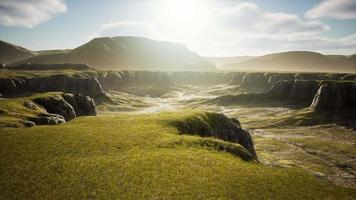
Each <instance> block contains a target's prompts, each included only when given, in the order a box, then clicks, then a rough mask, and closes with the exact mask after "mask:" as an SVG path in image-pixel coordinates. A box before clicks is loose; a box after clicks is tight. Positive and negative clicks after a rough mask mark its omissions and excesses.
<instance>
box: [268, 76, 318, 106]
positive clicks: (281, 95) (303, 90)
mask: <svg viewBox="0 0 356 200" xmlns="http://www.w3.org/2000/svg"><path fill="white" fill-rule="evenodd" d="M317 89H318V82H316V81H280V82H278V83H277V84H276V85H274V86H273V87H272V89H271V90H270V91H268V92H267V93H266V98H268V99H272V100H276V101H288V102H291V103H296V104H300V103H306V104H308V105H309V104H310V102H311V101H312V100H313V98H314V95H315V93H316V91H317Z"/></svg>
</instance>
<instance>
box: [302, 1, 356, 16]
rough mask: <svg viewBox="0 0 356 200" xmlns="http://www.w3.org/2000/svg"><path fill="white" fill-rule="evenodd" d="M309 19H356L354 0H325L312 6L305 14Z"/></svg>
mask: <svg viewBox="0 0 356 200" xmlns="http://www.w3.org/2000/svg"><path fill="white" fill-rule="evenodd" d="M305 17H307V18H309V19H317V18H323V17H326V18H335V19H356V1H355V0H327V1H323V2H321V3H320V4H318V5H316V6H314V7H313V8H312V9H311V10H309V11H307V12H306V13H305Z"/></svg>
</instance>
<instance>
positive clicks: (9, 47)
mask: <svg viewBox="0 0 356 200" xmlns="http://www.w3.org/2000/svg"><path fill="white" fill-rule="evenodd" d="M35 55H36V53H34V52H32V51H31V50H28V49H25V48H23V47H20V46H16V45H13V44H10V43H8V42H5V41H1V40H0V64H10V63H13V62H17V61H20V60H23V59H27V58H30V57H32V56H35Z"/></svg>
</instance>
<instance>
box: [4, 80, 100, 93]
mask: <svg viewBox="0 0 356 200" xmlns="http://www.w3.org/2000/svg"><path fill="white" fill-rule="evenodd" d="M30 92H32V93H37V92H66V93H74V94H82V95H85V96H90V97H97V96H102V95H104V91H103V90H102V88H101V85H100V83H99V81H98V80H97V79H96V78H95V77H72V76H67V75H52V76H44V77H33V78H0V93H3V94H5V95H11V96H14V95H16V94H20V95H21V94H23V93H30Z"/></svg>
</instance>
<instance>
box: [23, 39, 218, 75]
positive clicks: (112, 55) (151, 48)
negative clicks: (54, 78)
mask: <svg viewBox="0 0 356 200" xmlns="http://www.w3.org/2000/svg"><path fill="white" fill-rule="evenodd" d="M19 63H44V64H52V63H82V64H89V65H91V66H93V67H97V68H115V69H143V70H147V69H160V70H212V69H215V67H214V65H213V64H212V63H210V62H209V61H207V60H205V59H204V58H202V57H200V56H199V55H198V54H197V53H194V52H192V51H190V50H189V49H187V48H186V47H185V46H183V45H181V44H176V43H172V42H163V41H155V40H151V39H147V38H142V37H129V36H122V37H112V38H110V37H102V38H95V39H93V40H91V41H89V42H88V43H86V44H84V45H82V46H79V47H77V48H75V49H73V50H70V51H65V52H59V53H51V54H43V55H38V56H34V57H32V58H29V59H26V60H23V61H21V62H19Z"/></svg>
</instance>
